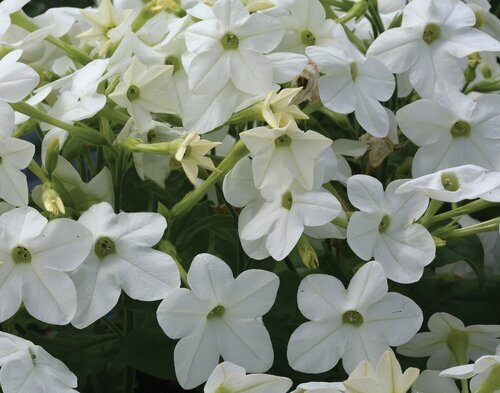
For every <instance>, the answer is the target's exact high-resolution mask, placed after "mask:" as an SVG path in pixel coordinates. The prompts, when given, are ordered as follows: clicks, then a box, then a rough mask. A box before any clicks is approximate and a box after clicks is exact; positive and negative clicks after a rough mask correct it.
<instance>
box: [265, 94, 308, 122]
mask: <svg viewBox="0 0 500 393" xmlns="http://www.w3.org/2000/svg"><path fill="white" fill-rule="evenodd" d="M301 90H302V88H295V89H283V90H281V91H280V92H279V93H276V92H275V91H274V90H273V91H271V92H270V93H269V94H268V95H267V97H266V99H265V100H264V102H263V103H262V106H263V108H262V116H263V117H264V120H265V121H266V122H267V124H269V125H270V126H271V127H272V128H282V127H286V126H287V125H288V123H290V122H291V121H295V120H304V119H309V116H307V115H306V114H305V113H304V112H302V111H301V110H300V108H299V107H298V106H297V105H293V104H292V101H293V100H294V98H295V97H296V95H297V94H298V93H299V92H300V91H301Z"/></svg>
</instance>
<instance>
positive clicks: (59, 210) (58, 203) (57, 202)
mask: <svg viewBox="0 0 500 393" xmlns="http://www.w3.org/2000/svg"><path fill="white" fill-rule="evenodd" d="M43 188H44V191H43V192H42V202H43V207H44V209H45V210H47V211H48V212H49V213H52V214H55V215H56V216H58V215H62V214H65V213H66V209H65V208H64V203H63V201H62V199H61V197H60V196H59V193H58V192H57V191H56V190H54V189H53V188H52V187H51V186H50V185H49V186H47V185H44V186H43Z"/></svg>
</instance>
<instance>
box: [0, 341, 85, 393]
mask: <svg viewBox="0 0 500 393" xmlns="http://www.w3.org/2000/svg"><path fill="white" fill-rule="evenodd" d="M0 367H2V369H1V370H0V386H1V387H2V391H3V392H4V393H24V392H53V393H77V391H76V390H74V389H73V388H76V386H77V379H76V376H75V374H73V373H72V372H71V371H70V370H69V369H68V367H66V365H65V364H64V363H63V362H61V361H60V360H58V359H56V358H54V357H53V356H51V355H50V354H49V353H48V352H47V351H45V350H44V349H43V348H42V347H40V346H39V345H35V344H33V343H32V342H31V341H28V340H24V339H22V338H20V337H16V336H13V335H12V334H8V333H4V332H0Z"/></svg>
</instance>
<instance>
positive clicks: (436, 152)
mask: <svg viewBox="0 0 500 393" xmlns="http://www.w3.org/2000/svg"><path fill="white" fill-rule="evenodd" d="M499 106H500V96H499V95H497V94H485V95H482V96H481V97H479V98H478V99H477V100H474V99H473V98H472V97H471V96H468V95H464V94H461V93H459V92H455V91H451V90H448V91H446V90H444V89H439V90H438V91H436V96H435V98H434V99H422V100H419V101H416V102H413V103H411V104H409V105H407V106H405V107H404V108H402V109H400V110H399V111H398V113H397V114H396V118H397V121H398V124H399V126H400V128H401V131H402V132H403V133H404V134H405V135H406V136H407V137H408V138H409V139H410V140H411V141H412V142H413V143H415V144H416V145H417V146H419V147H420V148H419V149H418V151H417V153H416V154H415V157H414V159H413V167H412V172H413V176H414V177H418V176H422V175H427V174H429V173H433V172H436V171H439V170H441V169H446V168H452V167H456V166H460V165H465V164H475V165H478V166H481V167H483V168H486V169H490V170H500V155H499V154H498V151H500V150H499V149H500V114H499V112H498V108H499Z"/></svg>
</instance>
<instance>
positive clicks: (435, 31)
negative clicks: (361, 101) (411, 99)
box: [367, 0, 500, 97]
mask: <svg viewBox="0 0 500 393" xmlns="http://www.w3.org/2000/svg"><path fill="white" fill-rule="evenodd" d="M475 23H476V17H475V16H474V12H472V10H471V9H470V8H469V7H467V6H466V5H465V4H464V3H463V2H462V1H459V0H440V1H438V2H436V1H434V0H413V1H411V2H410V3H409V4H408V5H407V6H406V7H405V9H404V11H403V22H402V25H401V27H398V28H394V29H389V30H387V31H385V32H384V33H382V34H381V35H379V36H378V37H377V39H376V40H375V41H374V42H373V44H372V45H371V46H370V47H369V48H368V52H367V53H368V55H371V56H377V57H378V58H379V59H380V60H381V61H382V62H383V63H384V64H385V65H386V66H387V68H389V70H390V71H391V72H393V73H395V74H400V73H403V72H406V71H409V77H410V82H411V84H412V85H413V87H414V88H415V90H416V91H417V93H418V94H420V95H421V96H422V97H432V95H433V94H434V89H435V85H436V83H437V82H438V81H444V82H446V84H448V85H449V86H450V87H452V88H457V89H458V88H461V85H462V83H463V80H464V77H463V72H462V68H461V65H460V61H459V59H460V58H463V57H465V56H467V55H469V54H471V53H474V52H480V51H499V50H500V42H498V41H496V40H495V39H493V38H492V37H490V36H489V35H487V34H485V33H483V32H482V31H479V30H477V29H475V28H473V27H472V26H474V24H475Z"/></svg>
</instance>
